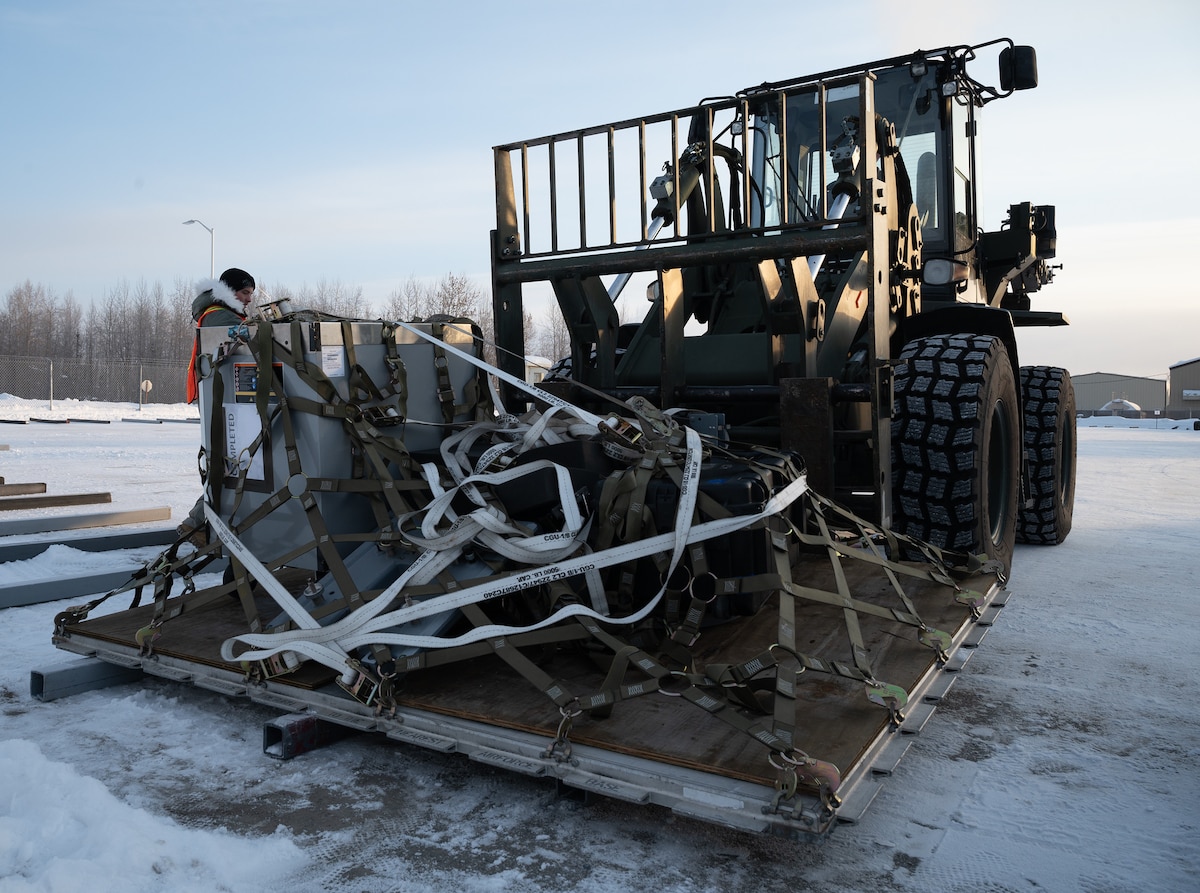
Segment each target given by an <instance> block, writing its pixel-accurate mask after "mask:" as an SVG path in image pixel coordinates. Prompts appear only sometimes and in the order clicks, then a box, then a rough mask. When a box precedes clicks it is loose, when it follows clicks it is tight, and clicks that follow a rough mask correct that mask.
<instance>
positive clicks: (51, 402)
mask: <svg viewBox="0 0 1200 893" xmlns="http://www.w3.org/2000/svg"><path fill="white" fill-rule="evenodd" d="M50 408H51V409H54V360H51V361H50Z"/></svg>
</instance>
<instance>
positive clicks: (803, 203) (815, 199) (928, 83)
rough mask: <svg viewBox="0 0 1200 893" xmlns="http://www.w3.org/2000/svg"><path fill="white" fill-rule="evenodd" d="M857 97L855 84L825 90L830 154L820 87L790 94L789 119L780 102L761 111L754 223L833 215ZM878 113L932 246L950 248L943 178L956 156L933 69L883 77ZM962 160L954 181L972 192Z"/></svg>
mask: <svg viewBox="0 0 1200 893" xmlns="http://www.w3.org/2000/svg"><path fill="white" fill-rule="evenodd" d="M858 93H859V88H858V85H856V84H855V85H850V86H842V87H834V88H831V89H829V90H827V91H826V104H825V109H826V113H825V121H824V125H825V139H824V144H825V150H824V151H822V131H821V124H822V122H821V113H820V108H821V106H820V100H819V93H818V91H817V90H816V89H808V90H804V91H797V92H793V93H789V94H787V95H786V105H785V106H784V108H783V109H782V114H781V109H780V105H781V103H780V101H778V100H776V101H773V102H772V103H771V107H770V108H767V109H763V110H761V111H760V113H759V115H758V116H757V118H756V119H755V137H756V139H755V158H754V163H753V167H754V170H755V171H756V172H760V176H759V177H757V178H756V180H757V188H756V189H755V190H754V194H753V199H752V201H753V204H752V206H751V213H752V219H751V224H752V225H755V226H763V227H768V228H770V227H773V226H779V225H782V224H786V223H799V222H802V221H806V220H814V221H817V220H822V219H826V218H828V217H829V216H830V215H829V209H830V207H831V206H832V205H833V204H834V201H833V198H832V197H831V191H832V192H833V193H836V189H832V190H831V188H832V187H834V186H835V184H836V183H837V180H838V177H839V176H846V173H845V164H844V163H840V161H839V153H838V151H837V149H838V148H839V147H846V146H848V145H849V144H850V142H851V136H850V132H851V131H852V130H853V129H854V128H857V126H858V116H859V96H858ZM781 96H782V94H781ZM875 107H876V112H877V113H878V114H879V115H881V116H882V117H884V118H886V119H887V120H888V121H890V122H891V123H892V124H893V125H895V128H896V138H897V141H898V142H899V145H900V155H901V157H902V159H903V162H904V167H905V169H906V170H907V172H908V176H909V180H910V182H911V184H912V191H913V199H914V201H915V203H916V206H917V215H918V217H919V219H920V222H921V230H922V237H923V239H924V241H925V243H926V246H927V247H930V248H935V249H936V248H938V247H942V248H944V247H945V246H946V245H947V242H948V234H947V232H946V228H945V227H946V220H947V201H946V199H947V198H948V196H946V195H945V194H944V192H945V186H944V185H943V183H944V182H945V180H944V179H943V177H942V176H941V175H940V174H939V170H941V169H942V165H941V164H939V159H941V160H943V161H944V160H945V159H946V158H948V157H949V154H950V153H949V152H947V149H946V146H945V145H944V139H943V128H942V126H941V122H940V120H939V119H940V110H941V107H942V103H941V102H940V101H939V93H938V89H937V81H936V78H935V75H934V72H933V71H932V70H930V71H929V72H927V73H926V74H925V75H924V76H922V77H920V78H914V77H913V76H912V74H911V73H910V72H909V70H908V69H907V68H899V69H893V70H890V71H884V72H880V73H879V75H878V79H877V81H876V84H875ZM781 129H785V130H786V135H785V136H786V138H781ZM964 132H965V131H964ZM784 147H786V150H785V148H784ZM785 151H786V156H787V157H786V164H785V159H784V152H785ZM960 151H961V149H960ZM955 154H959V153H955ZM962 155H963V158H964V161H963V163H962V166H963V168H964V172H963V175H962V176H959V177H956V178H955V184H956V188H958V189H961V190H963V191H965V194H969V188H967V187H968V186H969V179H967V171H966V169H967V168H968V165H967V162H966V160H965V159H966V158H969V155H968V154H967V153H966V152H962ZM785 176H786V185H785V183H784V180H785ZM958 206H959V207H961V208H964V209H965V207H966V205H965V204H960V205H958Z"/></svg>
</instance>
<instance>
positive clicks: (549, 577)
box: [221, 477, 807, 671]
mask: <svg viewBox="0 0 1200 893" xmlns="http://www.w3.org/2000/svg"><path fill="white" fill-rule="evenodd" d="M806 487H807V482H806V479H805V478H804V477H800V478H798V479H797V480H795V481H793V482H792V483H790V484H789V485H788V486H786V487H785V488H784V489H783V490H781V491H780V492H779V493H777V494H776V495H775V496H773V497H772V498H771V499H770V500H768V502H767V503H766V504H765V505H764V507H763V510H762V511H761V512H759V513H758V514H754V515H736V516H733V517H730V518H721V519H718V520H715V521H707V522H704V523H701V524H696V525H694V526H691V527H690V528H689V529H688V530H687V532H686V534H684V535H683V536H682V537H681V536H680V535H679V531H673V532H671V533H665V534H660V535H658V536H654V537H648V538H646V539H643V540H639V541H636V542H633V543H626V544H623V545H621V546H615V547H613V548H611V549H606V550H604V551H603V552H599V553H595V554H591V555H584V556H580V557H577V558H574V559H570V560H568V561H562V562H558V563H555V564H551V565H547V566H545V567H540V568H532V569H530V570H528V571H525V572H522V573H518V574H514V575H511V576H508V577H505V578H502V579H499V580H489V581H488V582H487V583H483V584H479V585H477V586H472V587H468V588H465V589H461V590H458V591H456V592H453V593H448V594H446V595H442V596H437V597H435V598H432V599H429V600H427V601H424V602H421V603H420V604H416V605H411V606H409V607H403V608H399V609H397V610H395V611H391V612H388V613H386V614H385V613H382V612H381V611H372V609H373V608H375V607H376V605H377V604H379V603H380V602H382V601H383V600H384V599H383V597H382V596H381V597H380V598H378V599H375V600H373V601H372V602H370V603H369V604H367V605H365V606H364V607H362V608H360V609H359V610H358V611H357V612H355V614H353V615H351V616H350V617H347V618H343V619H342V620H340V621H338V622H337V623H335V624H331V625H330V626H328V627H323V628H322V629H320V630H291V631H288V632H283V633H274V634H244V635H239V636H236V637H234V638H233V639H229V640H227V641H226V642H225V643H224V644H223V645H222V649H221V653H222V657H224V658H225V659H226V660H263V659H266V658H267V657H270V656H272V655H274V654H278V653H279V652H281V651H295V652H297V653H300V654H303V655H305V656H306V657H309V658H311V659H313V660H316V661H318V662H320V663H322V664H324V665H325V666H328V667H330V668H331V669H334V670H338V671H343V670H345V668H346V660H347V656H348V653H349V652H351V651H353V650H354V649H356V648H359V647H361V646H363V645H369V644H383V645H399V646H405V647H416V648H447V647H454V646H458V645H466V644H470V643H472V642H477V641H479V640H481V639H487V638H492V637H495V636H511V635H516V634H518V633H520V632H526V631H533V630H537V629H541V628H543V627H546V626H550V625H552V624H555V623H559V622H561V621H563V620H566V619H568V618H570V617H575V616H587V617H591V618H593V619H596V620H600V621H602V622H605V623H610V624H619V625H630V624H635V623H638V622H640V621H641V620H643V619H644V618H645V617H647V616H649V615H650V613H652V612H653V611H654V609H655V608H656V607H657V606H658V603H659V601H660V600H661V598H662V596H663V593H664V592H665V590H666V585H665V582H664V584H663V586H662V587H661V588H660V589H659V591H658V593H657V594H656V595H655V596H654V597H653V598H652V599H650V600H649V601H648V602H647V603H646V604H645V605H644V606H643V607H642V608H641V609H640V610H638V611H637V612H635V613H633V614H630V615H628V616H625V617H619V618H614V617H605V616H603V615H601V614H599V613H597V612H596V611H593V610H592V609H591V608H588V607H586V606H584V605H578V604H577V605H569V606H567V607H564V608H562V609H560V610H559V611H556V612H555V613H554V614H552V615H550V616H549V617H547V618H545V619H544V620H542V621H539V622H538V623H535V624H532V625H530V626H527V627H520V628H517V627H509V626H501V625H494V626H488V627H479V628H476V629H474V630H471V631H470V632H468V633H465V634H464V635H462V636H458V637H455V638H444V637H437V636H415V635H406V634H404V633H402V632H396V631H388V630H389V629H392V628H395V627H399V626H401V625H402V624H405V623H410V622H413V621H415V620H419V619H421V618H423V617H428V616H430V615H433V614H440V613H443V612H445V611H449V610H454V609H457V608H459V607H462V606H463V605H467V604H477V603H480V602H484V601H488V600H490V599H494V598H499V597H501V596H503V595H509V594H512V593H514V592H519V591H521V590H522V589H527V588H529V587H532V586H537V585H540V584H543V583H549V582H553V581H556V580H562V579H566V578H569V577H572V576H575V575H577V574H580V573H584V572H587V571H591V570H596V569H601V568H605V567H610V566H612V565H615V564H622V563H625V562H628V561H633V560H636V559H638V558H643V557H649V556H651V555H654V554H657V553H660V552H662V551H664V550H665V549H667V548H670V547H672V546H674V547H675V548H674V549H673V556H674V559H675V561H677V560H678V557H679V555H680V554H681V553H682V550H683V548H684V547H685V546H686V545H687V544H688V543H693V542H700V541H703V540H708V539H714V538H716V537H720V536H726V535H728V534H730V533H733V532H734V531H736V530H740V529H742V528H744V527H748V526H750V525H752V524H755V523H757V522H759V521H761V520H764V519H766V518H768V517H770V516H771V515H774V514H777V513H779V512H781V511H783V510H784V509H786V508H787V507H788V506H789V505H790V504H791V503H792V502H793V501H795V500H796V499H797V498H798V497H799V496H800V495H801V494H802V493H803V492H804V490H805V489H806ZM693 489H694V488H693ZM681 503H682V499H681ZM673 566H674V563H672V567H673ZM404 576H408V575H407V574H406V575H404ZM667 576H669V575H667ZM402 579H403V577H402ZM397 584H400V586H402V585H404V584H403V583H401V581H400V580H397V581H396V583H394V584H393V586H391V587H389V590H391V589H393V588H396V589H397V591H398V590H399V586H397ZM392 597H393V598H394V594H393V596H392ZM389 601H390V599H389ZM368 614H369V615H370V616H369V617H368V616H367V615H368ZM235 642H242V643H243V644H246V645H249V646H251V647H252V648H253V649H257V650H251V651H248V652H245V653H243V654H241V655H238V656H236V657H235V656H234V654H233V650H232V649H233V647H234V644H235Z"/></svg>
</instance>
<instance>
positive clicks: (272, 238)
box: [0, 0, 1200, 377]
mask: <svg viewBox="0 0 1200 893" xmlns="http://www.w3.org/2000/svg"><path fill="white" fill-rule="evenodd" d="M414 6H416V7H417V8H413V7H414ZM967 7H968V4H962V3H961V2H952V0H920V2H916V3H910V4H898V3H895V2H885V0H846V2H841V3H838V4H836V5H835V6H834V7H832V8H831V10H830V11H828V12H826V13H825V14H822V15H820V16H816V15H814V12H813V9H814V5H813V4H808V3H806V4H798V3H795V2H794V0H764V2H760V3H756V4H755V5H754V7H753V9H754V14H753V15H752V16H747V15H746V14H744V13H741V12H738V13H736V14H735V13H734V12H733V11H732V9H731V7H730V6H729V4H728V3H718V2H713V0H695V2H692V3H689V4H687V5H686V13H684V12H681V10H680V8H679V7H678V6H668V5H661V6H659V5H655V4H646V3H640V2H627V0H613V2H609V3H605V4H601V5H583V4H571V3H562V2H541V0H535V2H525V3H521V4H498V3H480V2H460V3H454V4H420V5H419V6H417V5H416V4H401V3H390V2H388V3H385V2H376V0H365V2H357V3H354V4H330V3H324V2H316V0H242V2H226V0H213V2H206V3H162V2H157V0H110V2H106V3H103V4H97V3H92V2H86V0H62V2H51V3H47V2H42V0H0V83H3V84H4V87H3V88H2V89H0V114H2V115H3V119H4V120H5V121H6V122H7V127H6V128H5V131H6V132H5V136H4V139H3V140H0V294H7V293H8V292H9V290H10V289H12V288H13V287H15V286H17V285H19V284H21V283H24V282H25V281H26V280H29V281H31V282H33V283H35V284H41V285H43V286H45V287H46V288H47V289H48V290H49V291H51V292H52V293H53V294H56V295H58V296H59V297H64V296H66V295H70V296H72V297H74V299H75V300H76V301H78V302H79V303H80V304H82V305H83V306H85V307H86V306H87V305H89V304H90V303H91V302H92V301H93V300H94V299H97V298H101V297H103V296H104V294H105V293H106V292H108V291H109V290H111V289H114V288H116V287H117V286H119V285H120V284H121V283H133V284H136V283H138V282H141V281H145V282H148V283H154V282H161V283H162V284H163V285H164V287H166V288H167V289H171V287H172V286H173V284H174V283H176V282H177V281H178V282H185V283H191V282H193V281H194V280H196V279H199V278H202V277H204V276H207V275H208V273H209V263H210V249H215V264H216V269H217V271H218V272H219V271H220V270H222V269H224V268H225V267H228V266H238V267H242V268H244V269H248V270H250V271H251V272H252V273H253V274H254V275H255V276H256V278H258V280H259V281H260V283H262V284H263V285H266V286H267V287H268V288H269V287H270V286H272V285H286V286H288V287H289V288H292V289H298V288H300V287H303V286H305V285H309V286H315V285H316V284H317V283H318V282H321V281H324V282H328V283H340V284H344V285H353V286H362V288H363V294H364V297H365V298H366V299H367V301H368V302H371V303H372V304H373V305H375V306H382V304H383V303H384V302H385V300H386V298H387V296H388V295H389V294H390V293H391V292H392V291H393V290H395V289H397V288H399V287H400V286H401V285H403V283H404V282H405V281H406V280H408V279H409V278H411V277H415V278H417V279H419V280H424V281H433V280H437V279H439V278H441V277H442V276H444V275H446V274H448V273H455V274H464V275H467V276H469V277H471V278H472V279H474V280H476V281H477V282H478V283H479V284H480V285H482V286H483V287H485V288H487V287H488V283H489V275H490V274H489V256H488V233H489V231H490V230H491V229H492V228H493V226H494V203H493V184H492V154H491V148H492V147H493V146H495V145H498V144H502V143H507V142H512V141H515V140H520V139H526V138H533V137H538V136H543V135H546V134H549V133H555V132H559V131H563V130H570V129H573V128H577V127H585V126H590V125H594V124H600V123H605V122H609V121H618V120H624V119H627V118H630V117H635V116H638V115H644V114H652V113H656V112H662V111H667V110H670V109H676V108H682V107H686V106H689V105H693V104H695V103H696V102H697V101H699V100H700V99H701V98H703V97H706V96H713V95H728V94H730V93H733V92H735V91H736V90H739V89H741V88H744V87H747V86H750V85H752V84H757V83H761V82H763V81H768V80H781V79H784V78H788V77H793V76H799V75H803V74H807V73H811V72H815V71H820V70H823V69H828V68H835V67H841V66H844V65H851V64H855V63H859V62H865V61H868V60H873V59H879V58H885V57H888V56H893V55H899V54H902V53H907V52H911V51H913V50H915V49H918V48H921V49H931V48H936V47H940V46H947V45H953V44H976V43H983V42H985V41H989V40H993V39H995V38H999V37H1010V38H1012V39H1013V40H1014V41H1016V42H1017V43H1024V44H1031V45H1033V46H1034V47H1035V48H1036V49H1037V51H1038V65H1039V73H1040V81H1041V83H1040V85H1039V87H1038V89H1037V90H1034V91H1028V92H1024V93H1020V94H1017V95H1015V96H1013V97H1011V98H1009V99H1007V100H1004V101H1000V102H996V103H993V104H991V105H989V106H988V108H987V109H985V110H984V111H985V113H986V116H985V117H984V118H983V119H982V129H983V132H984V133H983V136H984V147H983V161H982V164H983V170H982V171H981V176H980V183H981V186H980V188H981V199H982V204H983V209H984V220H983V222H984V225H985V227H986V228H988V229H996V228H998V227H999V226H1000V224H1001V222H1002V220H1003V217H1004V214H1005V212H1006V210H1007V207H1008V205H1009V204H1012V203H1015V202H1020V201H1032V202H1034V203H1035V204H1054V205H1055V206H1056V207H1057V209H1058V211H1057V223H1058V260H1059V261H1060V262H1061V263H1062V264H1063V269H1062V271H1061V272H1060V273H1059V274H1058V276H1057V278H1056V280H1055V282H1054V283H1053V284H1052V285H1051V286H1050V287H1049V288H1047V289H1045V290H1044V291H1043V292H1041V293H1040V294H1039V295H1037V296H1035V305H1034V306H1035V308H1036V309H1042V310H1059V311H1062V312H1064V313H1065V314H1066V315H1067V316H1068V317H1069V318H1070V319H1071V320H1072V326H1071V327H1070V328H1068V329H1047V330H1034V331H1023V332H1022V333H1021V351H1022V355H1021V362H1023V363H1040V364H1048V365H1061V366H1065V367H1067V368H1068V369H1070V370H1071V371H1073V372H1075V373H1076V374H1082V373H1086V372H1096V371H1105V372H1118V373H1123V374H1129V375H1146V376H1160V377H1165V375H1166V371H1167V368H1168V367H1169V366H1170V365H1171V364H1173V363H1176V362H1179V361H1181V360H1186V359H1191V358H1193V357H1196V356H1200V336H1198V335H1197V333H1198V332H1200V300H1198V298H1200V295H1198V294H1197V292H1198V291H1200V286H1198V285H1197V284H1196V280H1195V277H1190V276H1186V275H1180V273H1179V270H1180V265H1181V260H1182V259H1184V258H1187V257H1188V256H1189V255H1190V253H1191V251H1192V247H1193V246H1194V245H1195V244H1197V241H1198V237H1200V212H1198V211H1197V210H1196V209H1197V208H1198V207H1200V201H1198V199H1200V180H1198V179H1197V178H1196V177H1194V176H1191V175H1189V174H1188V173H1187V161H1186V153H1185V152H1184V150H1183V147H1186V146H1192V145H1196V144H1197V142H1198V141H1200V127H1198V126H1197V123H1196V120H1195V111H1196V110H1197V105H1198V103H1197V101H1196V99H1195V95H1194V91H1193V86H1194V84H1195V82H1196V79H1197V75H1200V63H1198V62H1197V54H1196V53H1195V51H1194V47H1193V46H1192V44H1191V42H1192V41H1193V40H1194V38H1195V35H1196V34H1197V33H1200V8H1197V7H1196V6H1195V4H1194V3H1192V2H1191V0H1145V2H1141V3H1138V4H1130V3H1127V2H1121V3H1117V2H1113V0H1099V2H1095V3H1092V4H1090V5H1088V7H1087V11H1086V12H1081V11H1079V10H1080V9H1081V8H1080V7H1078V5H1076V4H1067V3H1053V2H1046V0H1038V2H1034V0H982V2H978V3H973V4H969V9H967ZM964 10H965V11H964ZM739 28H740V29H742V30H741V31H739V30H738V29H739ZM984 79H985V80H986V78H984ZM1131 118H1135V120H1132V121H1131V120H1130V119H1131ZM1134 134H1136V135H1137V136H1138V137H1139V139H1138V141H1137V142H1136V144H1134V145H1132V146H1130V145H1126V144H1125V143H1126V142H1127V140H1128V137H1129V136H1132V135H1134ZM1114 137H1117V139H1114ZM1122 137H1124V138H1125V139H1121V138H1122ZM189 219H198V220H200V221H203V223H204V224H205V225H207V226H209V227H211V228H212V229H213V235H212V236H211V237H210V236H209V233H207V232H206V231H205V230H204V229H202V228H201V227H200V226H196V225H192V226H183V225H181V224H182V222H183V221H185V220H189Z"/></svg>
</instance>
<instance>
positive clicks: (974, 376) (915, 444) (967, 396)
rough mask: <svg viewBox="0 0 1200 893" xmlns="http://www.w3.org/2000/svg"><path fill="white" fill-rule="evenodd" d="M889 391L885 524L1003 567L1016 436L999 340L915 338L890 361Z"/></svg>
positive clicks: (1011, 524)
mask: <svg viewBox="0 0 1200 893" xmlns="http://www.w3.org/2000/svg"><path fill="white" fill-rule="evenodd" d="M893 393H894V398H895V399H894V405H893V413H892V495H893V504H892V529H893V530H895V531H897V532H899V533H904V534H907V535H909V536H913V537H916V538H917V539H921V540H924V541H925V542H928V543H932V544H933V545H935V546H938V547H941V548H946V549H953V550H956V551H960V552H969V553H971V554H975V555H979V554H985V555H987V556H988V557H989V558H991V559H993V560H995V561H997V562H999V563H1000V564H1001V565H1002V566H1003V568H1004V572H1005V574H1007V573H1008V570H1009V568H1010V567H1011V566H1012V552H1013V544H1014V542H1015V540H1016V526H1017V512H1018V495H1019V492H1020V486H1019V485H1020V469H1021V439H1020V438H1021V435H1020V423H1019V419H1020V415H1019V410H1018V405H1017V387H1016V376H1015V374H1014V370H1013V366H1012V363H1011V362H1010V360H1009V357H1008V351H1007V349H1006V348H1005V347H1004V343H1003V342H1002V341H1001V340H1000V339H999V338H995V337H992V336H988V335H972V334H959V335H935V336H931V337H928V338H920V339H917V340H915V341H912V342H910V343H909V344H908V345H907V346H906V347H905V348H904V350H903V351H902V352H901V354H900V357H899V360H898V361H897V363H896V368H895V377H894V391H893ZM910 557H912V556H910Z"/></svg>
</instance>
